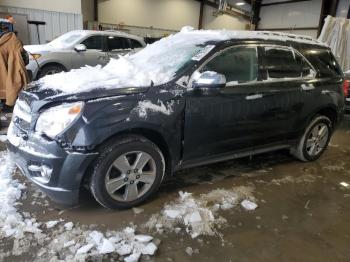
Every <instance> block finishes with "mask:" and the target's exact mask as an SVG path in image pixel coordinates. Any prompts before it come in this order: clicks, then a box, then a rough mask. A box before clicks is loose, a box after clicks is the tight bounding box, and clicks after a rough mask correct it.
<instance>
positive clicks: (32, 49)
mask: <svg viewBox="0 0 350 262" xmlns="http://www.w3.org/2000/svg"><path fill="white" fill-rule="evenodd" d="M23 48H24V49H25V50H26V51H27V52H29V53H32V54H36V53H42V52H54V51H59V49H58V48H54V47H52V46H49V45H47V44H46V45H25V46H23Z"/></svg>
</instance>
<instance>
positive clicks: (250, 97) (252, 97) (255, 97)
mask: <svg viewBox="0 0 350 262" xmlns="http://www.w3.org/2000/svg"><path fill="white" fill-rule="evenodd" d="M262 97H263V94H250V95H247V96H246V97H245V99H246V100H256V99H260V98H262Z"/></svg>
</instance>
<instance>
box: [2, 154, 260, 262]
mask: <svg viewBox="0 0 350 262" xmlns="http://www.w3.org/2000/svg"><path fill="white" fill-rule="evenodd" d="M14 171H15V166H14V164H13V163H12V161H11V159H10V158H9V157H8V155H7V153H6V152H5V151H2V152H0V240H1V241H6V240H7V239H8V240H13V250H12V252H6V253H1V254H0V260H2V259H4V258H6V257H8V256H12V255H22V254H26V253H29V254H32V255H35V256H36V257H37V258H40V259H38V261H49V260H50V261H61V260H64V261H85V260H87V259H92V260H94V259H100V260H101V259H117V258H118V259H120V258H122V259H124V260H125V261H138V260H139V259H140V258H141V257H142V256H143V255H145V256H146V255H148V256H152V255H154V254H155V252H156V251H157V249H158V245H159V243H160V241H159V240H157V239H153V237H152V236H150V235H144V234H138V233H136V230H137V226H136V225H133V224H131V225H130V226H129V227H126V228H125V229H123V230H121V231H111V230H108V231H106V232H105V233H103V232H100V231H97V230H93V227H91V225H90V226H87V225H78V224H74V223H72V222H69V221H64V220H63V219H56V220H52V221H46V222H44V221H41V222H39V221H37V220H36V218H35V217H34V216H33V214H30V213H28V212H21V211H20V210H19V208H18V207H19V206H20V205H21V196H22V194H23V193H24V192H25V191H24V190H25V189H26V186H25V185H24V184H22V183H20V182H19V181H18V180H16V179H14V177H13V173H14ZM252 193H253V188H252V187H234V188H232V189H229V190H226V189H217V190H213V191H210V192H209V193H207V194H202V195H200V196H199V197H195V196H194V195H192V194H191V193H187V192H179V194H180V195H179V198H178V199H176V200H174V201H172V202H170V203H168V204H166V205H165V206H164V208H163V209H162V210H161V211H160V213H158V214H155V215H153V216H151V218H150V219H149V221H148V222H147V223H146V224H145V225H142V227H141V229H142V228H143V229H148V230H151V231H152V232H164V231H168V232H171V231H174V232H176V233H179V232H181V231H182V230H183V229H185V230H186V232H187V233H188V234H190V235H191V236H192V237H193V238H195V237H197V236H199V235H210V236H220V237H222V236H221V234H220V233H219V232H218V231H217V226H219V225H223V224H225V223H226V219H225V218H223V217H222V216H220V210H228V209H232V208H234V207H237V206H239V204H241V205H242V207H244V208H245V209H246V210H254V209H255V208H256V207H257V204H256V203H255V198H254V196H253V194H252ZM34 195H35V198H36V199H39V198H42V195H41V194H40V193H38V192H35V193H34ZM36 202H40V201H36ZM34 204H35V203H34ZM138 212H139V210H138ZM140 212H141V211H140ZM7 242H8V243H11V241H7ZM33 250H36V251H33ZM31 252H36V254H33V253H31Z"/></svg>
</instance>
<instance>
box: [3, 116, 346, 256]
mask: <svg viewBox="0 0 350 262" xmlns="http://www.w3.org/2000/svg"><path fill="white" fill-rule="evenodd" d="M0 147H1V146H0ZM340 182H347V183H349V184H350V117H347V118H346V119H345V120H344V122H343V123H342V125H341V126H340V127H339V128H338V130H337V131H336V132H335V134H334V136H333V138H332V140H331V144H330V146H329V148H328V149H327V151H326V152H325V153H324V155H323V156H322V157H321V159H320V160H318V161H316V162H312V163H302V162H299V161H296V160H294V159H293V158H292V157H290V156H289V154H288V152H284V151H279V152H274V153H269V154H263V155H259V156H254V157H253V158H252V159H249V158H244V159H239V160H234V161H228V162H223V163H219V164H214V165H210V166H205V167H199V168H193V169H190V170H185V171H182V172H179V173H177V174H176V175H175V177H174V179H172V180H170V181H167V182H166V183H165V184H164V185H163V186H162V188H161V192H160V193H159V194H158V195H157V196H156V197H155V198H154V199H152V200H151V201H149V202H148V203H146V204H144V205H143V206H141V208H143V209H144V212H142V213H141V214H138V215H136V214H135V213H134V212H133V211H132V210H127V211H109V210H106V209H103V208H101V207H100V206H99V205H98V204H97V203H96V202H95V201H94V200H93V199H92V198H91V196H89V195H86V197H85V199H84V200H83V202H82V203H81V205H80V206H79V207H75V208H71V209H64V208H63V207H60V206H57V205H55V204H54V203H52V202H50V201H49V200H47V199H45V198H40V197H33V194H34V193H35V188H34V187H32V186H29V189H28V194H27V195H28V198H27V199H26V200H24V205H23V207H21V210H23V211H30V212H33V213H34V214H35V215H36V217H37V218H38V220H39V221H48V220H53V219H57V218H59V217H61V218H64V219H66V220H67V221H73V222H79V223H80V224H86V225H90V224H96V225H97V228H99V229H101V230H102V231H103V230H105V229H113V230H118V229H120V228H123V227H125V226H127V225H128V224H129V223H130V222H134V223H135V224H139V225H141V224H143V223H145V222H146V221H147V220H148V219H149V217H150V216H151V215H152V214H154V213H157V212H159V211H160V210H161V209H162V207H163V206H164V204H165V203H166V202H169V201H171V200H172V199H175V198H177V197H178V191H180V190H182V191H187V192H192V193H194V194H203V193H206V192H209V191H211V190H214V189H217V188H231V187H232V186H240V185H245V186H246V185H250V186H254V187H255V191H254V195H255V197H256V198H257V203H258V205H259V207H258V208H257V209H256V210H255V211H251V212H247V211H243V210H242V209H240V208H234V209H232V210H229V211H221V213H222V214H221V215H222V216H223V217H225V218H226V219H227V220H228V223H227V225H225V226H224V227H222V228H220V229H218V230H219V232H221V233H222V234H223V238H222V239H220V238H218V237H207V236H206V237H199V238H198V239H194V240H193V239H192V238H191V237H190V236H189V235H186V234H180V235H179V234H175V233H163V234H160V235H157V234H154V233H152V235H154V236H156V237H157V238H159V239H160V240H161V241H162V243H161V245H160V248H159V250H158V251H157V254H156V255H155V256H154V257H151V258H149V260H151V261H350V245H349V244H350V219H349V218H350V188H346V187H343V186H341V185H340ZM33 201H36V202H37V203H33V204H32V202H33ZM38 203H39V204H38ZM62 210H64V212H63V213H62V212H60V211H62ZM6 247H7V248H8V249H9V250H12V246H11V243H10V242H8V243H7V244H0V248H1V249H2V252H6V251H7V250H6ZM186 247H192V248H193V249H199V253H198V254H193V255H192V256H189V255H188V254H187V253H186V252H185V249H186ZM6 260H7V259H6ZM16 260H17V261H19V260H30V261H31V260H35V255H34V253H32V254H25V255H23V256H20V257H14V256H10V257H8V261H16Z"/></svg>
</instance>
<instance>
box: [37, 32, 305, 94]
mask: <svg viewBox="0 0 350 262" xmlns="http://www.w3.org/2000/svg"><path fill="white" fill-rule="evenodd" d="M232 38H262V39H267V38H269V39H277V40H286V37H284V38H283V37H280V36H269V35H263V34H261V33H259V32H249V31H227V30H215V31H214V30H196V31H194V30H189V29H188V28H184V29H183V30H181V32H179V33H177V34H174V35H170V36H168V37H166V38H163V39H161V40H159V41H157V42H155V43H153V44H152V45H148V46H147V47H146V48H144V49H143V50H141V51H139V52H137V53H135V54H132V55H126V56H121V57H120V58H119V59H111V60H110V62H109V63H108V64H107V65H106V66H105V67H102V66H100V65H98V66H95V67H91V66H85V67H83V68H80V69H75V70H71V71H70V72H63V73H59V74H55V75H49V76H46V77H44V78H43V79H41V80H39V82H40V83H41V84H42V85H41V88H44V89H47V88H50V89H53V90H57V91H61V92H64V93H75V92H77V91H79V92H84V91H89V90H91V89H96V88H105V89H113V88H118V87H139V86H149V85H150V84H151V82H153V83H154V84H155V85H161V84H163V83H166V82H168V81H170V80H172V79H173V78H174V76H175V73H176V72H177V71H178V70H179V69H180V68H181V67H182V66H184V64H186V63H187V62H188V61H195V60H196V58H197V57H198V54H199V53H200V52H203V49H205V48H206V45H205V43H206V42H208V41H222V40H228V39H232ZM309 42H311V41H309ZM193 58H194V59H193Z"/></svg>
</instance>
